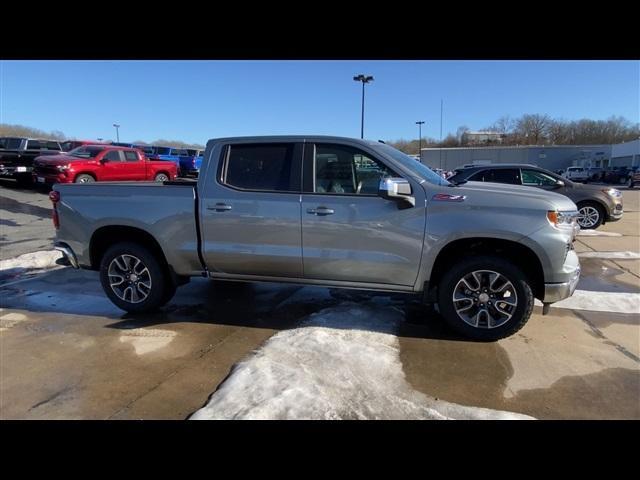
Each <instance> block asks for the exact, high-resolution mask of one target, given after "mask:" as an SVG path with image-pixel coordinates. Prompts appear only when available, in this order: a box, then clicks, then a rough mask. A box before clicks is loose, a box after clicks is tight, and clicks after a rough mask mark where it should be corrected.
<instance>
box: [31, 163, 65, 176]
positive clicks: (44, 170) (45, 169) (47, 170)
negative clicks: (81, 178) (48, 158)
mask: <svg viewBox="0 0 640 480" xmlns="http://www.w3.org/2000/svg"><path fill="white" fill-rule="evenodd" d="M34 171H35V172H36V173H41V174H43V175H51V174H55V175H57V174H58V173H60V170H58V169H57V168H56V167H53V166H49V165H46V166H45V165H37V166H36V167H35V168H34Z"/></svg>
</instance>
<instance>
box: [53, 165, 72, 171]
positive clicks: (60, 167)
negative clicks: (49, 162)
mask: <svg viewBox="0 0 640 480" xmlns="http://www.w3.org/2000/svg"><path fill="white" fill-rule="evenodd" d="M69 167H70V165H57V166H56V168H57V169H58V170H60V171H61V172H64V171H65V170H69Z"/></svg>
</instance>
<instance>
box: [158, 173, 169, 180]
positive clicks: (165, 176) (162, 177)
mask: <svg viewBox="0 0 640 480" xmlns="http://www.w3.org/2000/svg"><path fill="white" fill-rule="evenodd" d="M154 180H155V181H156V182H168V181H169V176H168V175H167V174H166V173H159V174H157V175H156V176H155V178H154Z"/></svg>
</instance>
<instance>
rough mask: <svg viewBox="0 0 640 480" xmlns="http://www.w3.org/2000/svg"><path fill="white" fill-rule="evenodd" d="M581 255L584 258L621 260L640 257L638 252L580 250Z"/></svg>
mask: <svg viewBox="0 0 640 480" xmlns="http://www.w3.org/2000/svg"><path fill="white" fill-rule="evenodd" d="M578 256H579V257H583V258H618V259H621V260H634V259H637V258H640V253H638V252H630V251H626V252H580V253H578Z"/></svg>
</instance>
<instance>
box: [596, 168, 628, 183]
mask: <svg viewBox="0 0 640 480" xmlns="http://www.w3.org/2000/svg"><path fill="white" fill-rule="evenodd" d="M631 173H632V170H631V168H630V167H613V168H610V169H607V170H605V172H604V175H603V178H602V179H603V181H604V182H605V183H614V184H619V185H624V184H626V183H628V182H629V177H630V176H631Z"/></svg>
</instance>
